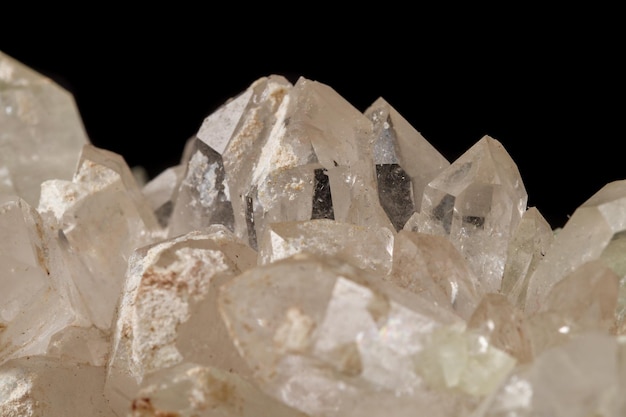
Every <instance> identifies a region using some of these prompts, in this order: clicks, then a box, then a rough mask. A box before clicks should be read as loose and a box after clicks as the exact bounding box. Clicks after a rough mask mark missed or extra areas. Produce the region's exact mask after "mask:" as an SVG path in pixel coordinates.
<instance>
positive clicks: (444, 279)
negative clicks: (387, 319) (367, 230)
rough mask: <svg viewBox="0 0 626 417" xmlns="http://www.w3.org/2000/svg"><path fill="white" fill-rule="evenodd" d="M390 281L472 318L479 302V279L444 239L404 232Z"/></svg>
mask: <svg viewBox="0 0 626 417" xmlns="http://www.w3.org/2000/svg"><path fill="white" fill-rule="evenodd" d="M393 255H394V256H393V270H392V273H391V274H390V275H389V277H388V279H389V280H390V281H391V282H393V283H395V284H396V285H398V286H400V287H402V288H406V289H408V290H409V291H411V292H414V293H416V294H422V295H424V296H425V298H427V299H428V300H431V301H432V302H433V303H435V304H436V305H439V306H441V307H444V308H449V309H450V310H452V311H454V312H456V313H457V314H458V315H459V316H461V317H463V318H465V319H468V318H469V317H470V315H471V314H472V312H473V311H474V309H475V308H476V305H477V304H478V302H479V295H478V292H477V289H476V286H477V284H478V281H477V279H476V278H475V276H474V274H473V273H472V271H471V270H470V268H469V266H468V265H467V262H466V261H465V258H463V256H462V255H461V254H460V253H459V252H458V251H457V250H456V248H455V247H454V246H453V245H452V243H450V242H449V241H448V240H446V239H445V238H444V237H442V236H435V235H427V234H424V233H415V232H408V231H404V230H403V231H400V232H399V233H398V234H397V236H396V238H395V240H394V248H393Z"/></svg>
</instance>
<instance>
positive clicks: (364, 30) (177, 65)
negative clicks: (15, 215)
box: [0, 5, 626, 227]
mask: <svg viewBox="0 0 626 417" xmlns="http://www.w3.org/2000/svg"><path fill="white" fill-rule="evenodd" d="M236 7H241V8H242V9H243V8H244V6H243V5H241V6H236ZM277 8H278V6H276V9H277ZM328 10H331V11H328ZM468 11H469V10H450V11H446V12H445V13H443V14H440V15H438V16H436V17H433V16H430V15H425V14H419V13H417V12H415V11H414V10H411V11H408V10H399V9H397V8H393V7H391V6H390V5H388V7H383V6H380V7H378V8H377V9H376V10H373V13H371V15H368V16H367V18H365V17H361V16H360V15H347V16H338V15H336V13H335V11H334V9H327V10H326V11H324V10H321V11H319V10H318V11H317V13H313V12H311V11H310V10H309V9H307V10H305V11H302V10H291V11H289V12H288V13H283V14H280V13H279V12H278V11H277V10H275V9H273V8H272V9H269V8H268V9H266V10H264V12H266V13H264V14H256V12H255V11H249V10H239V11H238V10H232V11H228V12H224V11H221V12H219V13H218V12H216V11H209V12H199V11H198V12H197V13H195V11H193V10H188V11H187V14H186V15H184V16H183V17H181V16H180V15H179V14H176V15H174V13H172V14H171V15H170V10H162V13H160V14H159V17H158V19H157V18H154V17H149V14H146V15H143V14H140V15H134V16H127V15H126V14H125V13H126V12H125V11H123V12H122V11H120V12H119V14H116V13H115V12H114V13H108V14H107V13H105V16H100V13H101V12H102V11H100V10H92V11H90V12H87V11H82V12H83V14H82V15H81V17H80V18H79V19H74V20H73V19H69V20H67V19H66V20H63V21H60V22H59V21H54V20H53V19H48V20H46V22H47V24H45V25H41V24H39V23H36V24H35V23H33V22H31V20H30V19H22V20H20V17H19V15H17V17H15V22H13V25H11V26H10V27H7V25H4V27H3V28H2V29H0V36H1V37H0V50H2V51H3V52H5V53H7V54H9V55H11V56H13V57H14V58H16V59H18V60H20V61H22V62H24V63H25V64H27V65H29V66H31V67H33V68H34V69H36V70H37V71H39V72H41V73H43V74H46V75H47V76H49V77H51V78H52V79H54V80H55V81H57V82H58V83H59V84H61V85H62V86H64V87H65V88H67V89H68V90H70V91H71V92H72V93H73V94H74V96H75V99H76V102H77V104H78V107H79V109H80V112H81V115H82V117H83V122H84V124H85V127H86V130H87V132H88V134H89V137H90V138H91V141H92V142H93V143H94V144H95V145H96V146H100V147H104V148H107V149H110V150H113V151H115V152H118V153H120V154H122V155H123V156H124V157H125V158H126V160H127V162H128V163H129V165H131V166H132V165H143V166H144V167H145V168H146V169H147V170H148V172H149V174H150V175H151V176H154V175H156V174H157V173H158V172H160V171H161V170H162V169H164V168H166V167H167V166H170V165H173V164H176V163H177V162H178V160H179V158H180V155H181V152H182V148H183V145H184V142H185V141H186V139H187V138H189V137H190V136H191V135H193V134H194V133H195V132H196V130H197V129H198V127H199V126H200V123H201V122H202V120H203V118H204V117H205V116H207V115H208V114H209V113H210V112H212V111H213V110H215V109H216V108H217V107H218V106H219V105H220V104H222V103H223V102H224V101H225V100H227V99H228V98H229V97H232V96H234V95H236V94H238V93H239V92H241V91H242V90H244V89H245V88H246V87H247V86H248V85H249V84H250V83H251V82H253V81H254V80H255V79H257V78H258V77H261V76H264V75H269V74H282V75H285V76H286V77H287V78H288V79H290V80H291V81H292V82H295V81H296V80H297V78H298V77H299V76H304V77H306V78H309V79H314V80H317V81H320V82H323V83H325V84H328V85H330V86H331V87H333V88H334V89H335V90H336V91H337V92H338V93H340V94H341V95H342V96H343V97H345V98H346V99H347V100H348V101H349V102H351V103H352V104H353V105H354V106H355V107H356V108H358V109H359V110H365V109H366V108H367V107H368V106H369V105H370V104H371V103H372V102H373V101H374V100H375V99H376V98H378V97H379V96H382V97H384V98H385V99H386V100H387V101H388V102H389V103H391V104H392V105H393V106H394V107H395V108H396V110H398V111H399V112H400V113H401V114H402V115H403V116H404V117H405V118H406V119H407V120H408V121H409V122H410V123H411V124H412V125H413V126H414V127H415V128H416V129H417V130H419V131H420V132H421V133H422V135H424V137H425V138H426V139H428V140H429V141H430V142H431V143H432V144H433V145H434V146H435V147H436V148H437V149H438V150H439V151H440V152H441V153H442V154H443V155H444V156H445V157H446V158H447V159H448V160H450V161H451V162H452V161H453V160H454V159H456V158H457V157H458V156H460V155H461V154H462V153H463V152H464V151H465V150H467V149H468V148H469V147H470V146H471V145H472V144H474V143H475V142H476V141H477V140H479V139H480V138H481V137H482V136H483V135H485V134H488V135H491V136H492V137H494V138H496V139H498V140H499V141H500V142H501V143H502V144H503V145H504V147H505V148H506V149H507V151H508V152H509V154H510V155H511V156H512V158H513V159H514V161H516V163H517V165H518V167H519V170H520V172H521V175H522V179H523V180H524V184H525V186H526V189H527V191H528V194H529V205H530V206H536V207H538V208H539V210H540V211H541V213H542V214H543V215H544V216H545V217H546V219H547V220H548V221H549V222H550V224H551V225H552V226H553V227H559V226H562V225H563V224H564V223H565V222H566V221H567V218H568V216H569V215H571V214H572V213H573V211H574V210H575V209H576V207H578V206H579V205H580V204H582V203H583V202H584V201H585V200H586V199H588V198H589V197H590V196H591V195H592V194H593V193H595V192H596V191H598V190H599V189H600V188H601V187H602V186H603V185H604V184H606V183H607V182H609V181H613V180H619V179H626V164H625V163H624V156H625V153H624V151H623V150H622V147H623V143H624V134H623V129H622V128H621V125H620V122H621V121H622V120H623V117H624V116H623V115H624V112H623V110H624V105H623V93H624V88H623V81H622V77H623V75H624V71H623V69H624V67H623V65H622V64H621V56H622V55H623V54H624V48H623V44H622V41H621V40H620V39H622V38H625V37H624V36H623V35H624V34H623V33H621V32H623V31H622V30H621V27H622V25H621V24H620V23H619V22H617V23H615V22H613V21H612V20H613V19H612V18H611V15H612V13H611V11H601V12H600V13H596V14H593V15H592V14H591V13H589V11H588V10H582V9H581V10H579V11H575V12H576V13H571V12H572V11H571V10H569V11H567V10H566V11H565V12H567V13H565V14H564V13H563V11H559V12H557V13H554V14H549V13H547V12H546V11H530V12H529V13H522V12H523V11H522V10H514V12H512V13H510V14H505V15H504V17H503V16H500V17H497V18H492V17H490V16H487V15H485V16H487V17H484V18H480V19H475V18H468V17H465V13H466V12H468ZM85 13H87V14H85ZM89 13H90V14H89ZM240 13H243V14H245V16H246V17H247V18H246V19H243V18H241V16H243V14H240ZM305 15H306V17H308V19H304V18H303V16H305ZM51 22H52V23H51ZM96 22H104V23H96Z"/></svg>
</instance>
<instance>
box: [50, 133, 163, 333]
mask: <svg viewBox="0 0 626 417" xmlns="http://www.w3.org/2000/svg"><path fill="white" fill-rule="evenodd" d="M38 210H39V211H40V212H42V213H44V214H46V215H47V218H48V222H49V224H50V226H51V227H53V228H54V229H58V240H59V242H60V244H61V245H62V248H63V252H64V254H63V256H65V258H66V260H67V262H68V263H73V265H74V270H75V271H79V272H80V274H78V273H75V274H74V280H75V284H76V287H77V288H78V290H79V291H80V293H81V296H82V297H83V299H84V300H85V301H86V304H87V307H88V308H89V310H90V312H91V318H92V320H93V321H94V323H95V324H96V325H97V326H99V327H101V328H102V329H109V328H110V326H111V320H112V319H113V312H114V310H115V306H116V303H117V300H118V298H119V294H120V292H121V290H122V284H123V280H124V273H125V270H126V265H127V260H128V258H129V256H130V254H131V253H132V251H133V250H134V249H135V248H137V247H141V246H144V245H146V244H148V243H150V242H151V241H152V240H153V239H155V236H159V231H160V227H159V225H158V222H157V220H156V217H155V216H154V213H153V212H152V210H151V209H150V207H149V205H148V203H147V201H146V200H145V197H144V196H143V194H142V193H141V190H140V189H139V187H138V185H137V184H136V182H135V180H134V177H133V175H132V173H131V171H130V169H129V168H128V166H127V165H126V163H125V162H124V160H123V158H122V157H121V156H120V155H117V154H114V153H113V152H109V151H105V150H102V149H97V148H95V147H93V146H91V145H85V148H84V149H83V152H82V154H81V159H80V163H79V165H78V167H77V170H76V173H75V175H74V178H73V180H72V181H63V180H49V181H45V182H44V183H43V184H42V192H41V201H40V203H39V207H38Z"/></svg>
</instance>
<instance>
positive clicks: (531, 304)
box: [525, 181, 626, 314]
mask: <svg viewBox="0 0 626 417" xmlns="http://www.w3.org/2000/svg"><path fill="white" fill-rule="evenodd" d="M624 231H626V181H614V182H611V183H609V184H607V185H605V186H604V187H602V189H600V190H599V191H598V192H597V193H595V194H594V195H593V196H592V197H591V198H589V199H588V200H587V201H586V202H585V203H583V204H582V205H581V206H580V207H579V208H578V209H576V211H574V214H572V217H571V218H570V219H569V220H568V222H567V223H566V224H565V226H564V227H563V229H562V230H560V231H559V233H558V234H557V235H556V237H555V239H554V242H553V243H552V245H551V247H550V249H549V250H548V252H547V253H546V256H545V257H544V259H543V261H542V262H540V263H539V265H537V269H536V270H535V272H534V273H533V274H532V275H531V277H530V278H529V281H528V293H527V297H526V307H525V308H526V312H527V313H529V314H530V313H532V312H535V311H537V310H538V309H539V308H541V306H542V305H543V304H544V302H545V297H546V296H547V295H548V293H549V291H550V288H552V286H553V285H554V284H556V283H557V282H558V281H560V280H562V279H563V278H564V277H565V276H566V275H567V274H569V273H571V272H572V271H574V270H575V269H576V268H577V267H579V266H580V265H582V264H583V263H585V262H589V261H592V260H596V259H603V260H604V262H605V263H607V264H609V266H615V267H616V273H618V274H620V273H623V272H624V271H622V270H621V269H620V268H619V267H617V265H618V263H616V262H615V258H613V257H610V256H608V254H609V253H611V252H612V249H611V246H612V245H614V244H615V245H620V244H621V236H622V235H621V233H623V232H624ZM603 254H605V256H603ZM607 256H608V258H609V259H613V261H610V260H609V259H606V258H607ZM622 276H623V275H620V277H622ZM620 302H622V301H620ZM622 303H623V302H622Z"/></svg>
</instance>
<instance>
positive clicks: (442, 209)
mask: <svg viewBox="0 0 626 417" xmlns="http://www.w3.org/2000/svg"><path fill="white" fill-rule="evenodd" d="M454 201H455V198H454V196H452V195H450V194H446V195H445V197H444V198H442V199H441V201H440V202H439V204H437V205H436V206H435V208H433V211H432V215H433V217H434V218H435V219H437V220H439V221H440V222H441V224H442V225H443V228H444V230H445V231H446V233H447V234H450V229H451V228H452V215H453V213H454Z"/></svg>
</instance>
